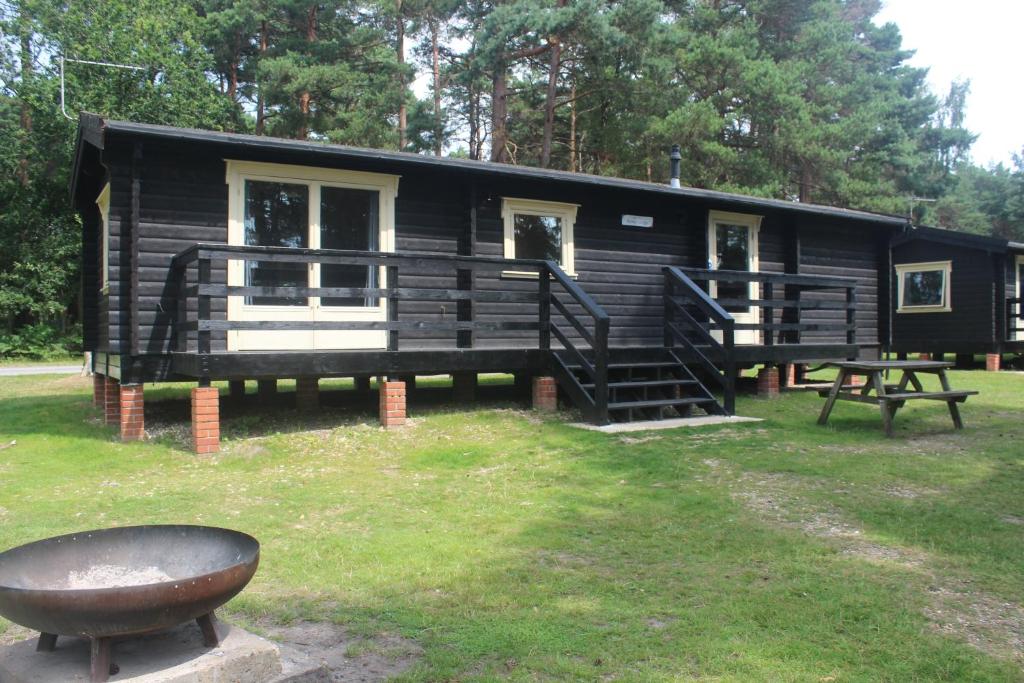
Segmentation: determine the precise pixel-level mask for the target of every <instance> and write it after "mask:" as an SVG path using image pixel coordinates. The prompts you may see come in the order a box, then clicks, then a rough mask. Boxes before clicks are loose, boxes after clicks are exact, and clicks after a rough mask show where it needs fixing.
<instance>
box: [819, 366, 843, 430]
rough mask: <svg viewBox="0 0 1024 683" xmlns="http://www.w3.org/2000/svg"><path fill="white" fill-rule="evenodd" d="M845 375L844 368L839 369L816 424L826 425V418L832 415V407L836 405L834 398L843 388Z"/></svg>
mask: <svg viewBox="0 0 1024 683" xmlns="http://www.w3.org/2000/svg"><path fill="white" fill-rule="evenodd" d="M847 374H848V373H847V370H846V368H839V372H838V373H836V381H835V382H834V383H833V384H832V390H831V391H829V392H828V398H827V399H825V405H824V406H822V408H821V415H819V416H818V424H820V425H823V424H828V416H829V415H830V414H831V413H832V406H834V405H835V404H836V397H837V396H838V395H839V391H840V390H841V389H842V388H843V384H845V383H846V376H847Z"/></svg>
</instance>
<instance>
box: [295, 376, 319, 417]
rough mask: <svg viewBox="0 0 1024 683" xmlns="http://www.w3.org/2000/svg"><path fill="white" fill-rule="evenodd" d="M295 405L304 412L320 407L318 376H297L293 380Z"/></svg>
mask: <svg viewBox="0 0 1024 683" xmlns="http://www.w3.org/2000/svg"><path fill="white" fill-rule="evenodd" d="M295 407H296V408H298V409H299V410H301V411H304V412H310V411H313V410H316V409H317V408H319V407H320V378H319V377H299V378H298V379H296V380H295Z"/></svg>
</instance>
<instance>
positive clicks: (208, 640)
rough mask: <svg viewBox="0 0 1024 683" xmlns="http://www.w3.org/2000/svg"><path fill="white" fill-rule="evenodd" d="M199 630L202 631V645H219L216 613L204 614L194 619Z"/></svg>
mask: <svg viewBox="0 0 1024 683" xmlns="http://www.w3.org/2000/svg"><path fill="white" fill-rule="evenodd" d="M196 623H197V624H199V628H200V630H202V632H203V645H205V646H206V647H217V646H218V645H220V635H218V634H217V615H216V614H214V613H213V612H210V613H209V614H204V615H203V616H201V617H198V618H197V619H196Z"/></svg>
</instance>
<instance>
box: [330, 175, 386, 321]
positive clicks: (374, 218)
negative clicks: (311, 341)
mask: <svg viewBox="0 0 1024 683" xmlns="http://www.w3.org/2000/svg"><path fill="white" fill-rule="evenodd" d="M379 204H380V202H379V194H378V193H377V191H375V190H352V189H349V188H345V187H323V188H321V189H320V246H321V247H322V248H324V249H351V250H357V251H377V250H378V249H379V244H378V236H379V235H380V227H379V220H378V207H379ZM378 271H379V269H378V267H377V266H345V265H323V266H321V267H320V286H321V287H376V286H377V273H378ZM321 303H322V304H323V305H324V306H376V305H377V298H376V297H367V298H364V297H325V298H324V299H321Z"/></svg>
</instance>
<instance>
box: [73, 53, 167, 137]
mask: <svg viewBox="0 0 1024 683" xmlns="http://www.w3.org/2000/svg"><path fill="white" fill-rule="evenodd" d="M58 61H59V62H60V113H61V114H63V115H64V118H66V119H67V120H68V121H74V120H75V119H74V117H72V116H70V115H69V114H68V110H67V109H66V108H65V99H64V62H65V61H67V62H74V63H75V64H91V65H92V66H107V67H111V68H114V69H127V70H129V71H145V70H146V69H147V67H145V66H135V65H134V64H114V63H113V62H94V61H91V60H88V59H72V58H71V57H67V58H65V57H64V55H61V56H60V59H59V60H58Z"/></svg>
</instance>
